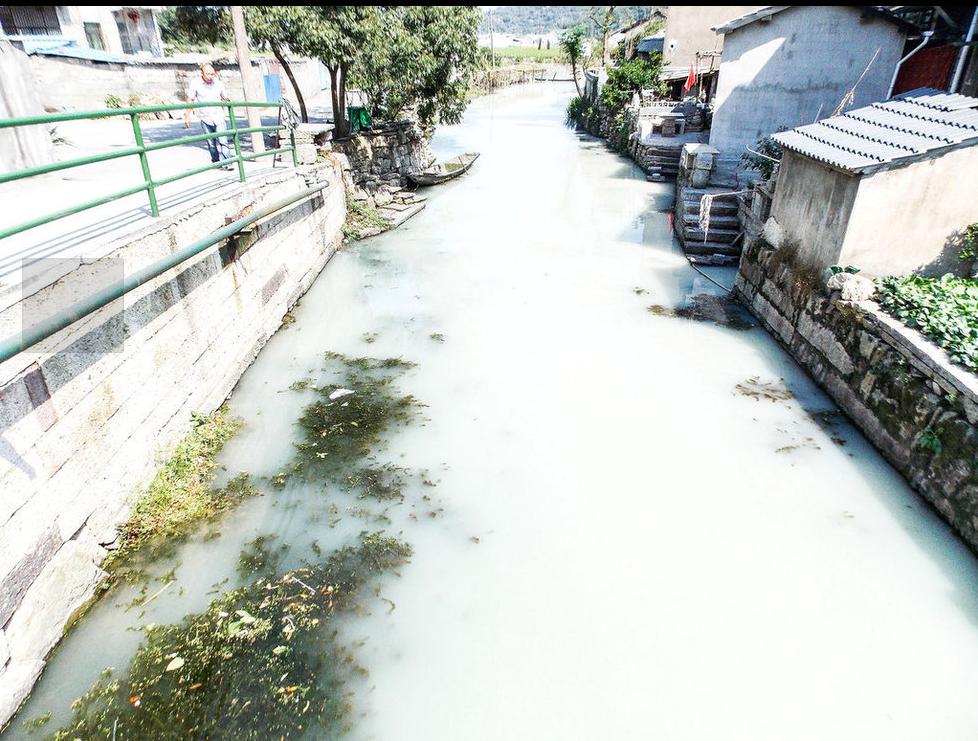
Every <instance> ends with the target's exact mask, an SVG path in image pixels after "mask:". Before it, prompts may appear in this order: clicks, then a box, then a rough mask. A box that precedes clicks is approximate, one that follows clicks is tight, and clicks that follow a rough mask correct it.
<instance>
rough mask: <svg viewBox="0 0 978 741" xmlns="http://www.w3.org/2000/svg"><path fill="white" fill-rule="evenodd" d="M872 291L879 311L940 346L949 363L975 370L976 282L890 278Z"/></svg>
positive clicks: (977, 331) (977, 350) (977, 358)
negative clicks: (881, 310) (874, 292)
mask: <svg viewBox="0 0 978 741" xmlns="http://www.w3.org/2000/svg"><path fill="white" fill-rule="evenodd" d="M876 288H877V301H878V302H879V305H880V307H881V308H882V309H883V311H885V312H886V313H888V314H890V315H891V316H893V317H895V318H896V319H899V320H900V321H901V322H903V323H904V324H906V325H907V326H908V327H911V328H913V329H916V330H917V331H919V332H920V333H921V334H923V335H924V336H926V337H928V338H930V339H931V340H933V341H934V342H936V343H937V344H938V345H940V346H941V347H943V348H944V349H945V350H946V351H947V354H948V355H949V356H950V358H951V360H952V361H953V362H955V363H958V364H960V365H963V366H964V367H965V368H968V369H969V370H971V371H978V280H976V279H974V278H956V277H954V276H953V275H945V276H943V277H941V278H925V277H923V276H920V275H904V276H890V277H886V278H880V279H878V280H877V281H876Z"/></svg>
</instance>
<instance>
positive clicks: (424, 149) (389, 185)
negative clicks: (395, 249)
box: [321, 121, 434, 206]
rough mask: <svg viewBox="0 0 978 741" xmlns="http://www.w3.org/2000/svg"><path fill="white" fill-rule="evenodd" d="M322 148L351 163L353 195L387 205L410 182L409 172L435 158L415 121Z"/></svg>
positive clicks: (354, 136) (424, 166)
mask: <svg viewBox="0 0 978 741" xmlns="http://www.w3.org/2000/svg"><path fill="white" fill-rule="evenodd" d="M321 150H322V151H333V152H336V153H338V154H342V155H344V156H345V157H346V159H347V161H348V162H349V170H348V172H349V177H350V179H351V181H350V183H349V186H351V187H350V188H349V191H350V197H351V198H353V199H354V200H364V201H370V203H371V205H375V206H384V205H386V204H388V203H390V202H391V200H392V199H393V194H394V193H396V192H397V191H399V190H400V189H401V187H402V186H404V185H405V184H406V182H407V180H406V177H405V176H406V175H407V174H408V173H409V172H418V171H419V170H423V169H424V168H426V167H427V166H428V165H430V164H431V162H432V161H433V160H434V155H432V153H431V149H429V147H428V140H427V138H426V137H425V135H424V133H423V132H422V131H421V129H420V128H419V127H418V125H417V124H416V123H414V122H413V121H400V122H398V123H393V124H388V125H386V126H384V127H383V128H377V129H374V130H372V131H363V132H360V133H358V134H354V135H352V136H349V137H346V138H344V139H333V140H331V141H328V142H326V143H324V144H323V146H322V147H321Z"/></svg>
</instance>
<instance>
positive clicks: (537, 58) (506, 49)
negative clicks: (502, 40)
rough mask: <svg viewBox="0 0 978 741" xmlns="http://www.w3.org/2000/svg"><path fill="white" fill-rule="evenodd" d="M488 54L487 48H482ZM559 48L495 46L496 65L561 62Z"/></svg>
mask: <svg viewBox="0 0 978 741" xmlns="http://www.w3.org/2000/svg"><path fill="white" fill-rule="evenodd" d="M483 51H484V53H485V55H489V53H490V52H489V50H488V49H484V50H483ZM561 61H563V58H562V55H561V52H560V49H558V48H556V47H554V48H552V49H547V48H543V49H537V48H536V47H535V46H503V47H497V48H496V65H497V66H499V65H506V64H524V63H526V62H561Z"/></svg>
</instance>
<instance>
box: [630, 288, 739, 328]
mask: <svg viewBox="0 0 978 741" xmlns="http://www.w3.org/2000/svg"><path fill="white" fill-rule="evenodd" d="M646 309H647V311H648V312H649V313H650V314H654V315H655V316H666V317H675V318H678V319H690V320H692V321H697V322H712V323H713V324H717V325H719V326H721V327H727V328H729V329H735V330H738V331H746V330H748V329H752V328H753V327H754V323H753V322H752V321H751V320H750V319H749V318H748V317H747V314H746V312H745V311H744V309H743V307H742V306H740V305H739V304H738V303H737V302H736V301H734V300H732V299H729V298H720V297H718V296H714V295H713V294H710V293H699V294H696V295H695V296H691V297H690V299H689V304H688V305H686V306H680V307H675V308H673V307H668V306H662V305H661V304H652V305H651V306H648V307H646Z"/></svg>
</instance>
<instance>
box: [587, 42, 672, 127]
mask: <svg viewBox="0 0 978 741" xmlns="http://www.w3.org/2000/svg"><path fill="white" fill-rule="evenodd" d="M661 72H662V55H661V54H655V53H654V54H650V55H649V59H648V60H644V59H636V60H634V61H631V62H625V63H624V64H619V65H618V66H617V67H611V68H610V69H609V70H608V79H607V80H606V81H605V84H604V87H602V88H601V104H602V105H603V106H604V108H605V110H607V111H611V112H613V113H614V112H617V111H620V110H621V109H623V108H624V107H625V106H626V105H627V104H628V102H629V101H630V100H631V99H632V96H633V95H634V94H635V93H637V92H639V91H641V90H650V89H651V90H656V91H657V92H659V93H664V92H665V86H664V85H663V84H662V82H661V81H660V79H659V75H660V73H661Z"/></svg>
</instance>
